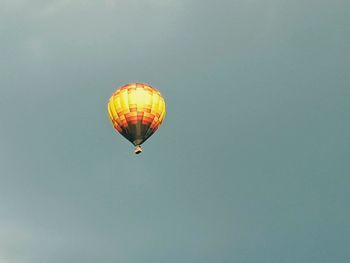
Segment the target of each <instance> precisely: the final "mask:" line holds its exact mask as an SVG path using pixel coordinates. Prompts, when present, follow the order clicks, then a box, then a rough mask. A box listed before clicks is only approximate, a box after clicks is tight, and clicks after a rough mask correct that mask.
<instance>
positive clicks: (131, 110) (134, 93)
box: [108, 83, 166, 153]
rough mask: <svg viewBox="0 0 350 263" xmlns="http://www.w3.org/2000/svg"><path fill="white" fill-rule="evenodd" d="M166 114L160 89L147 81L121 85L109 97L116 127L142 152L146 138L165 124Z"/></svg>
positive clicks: (112, 117)
mask: <svg viewBox="0 0 350 263" xmlns="http://www.w3.org/2000/svg"><path fill="white" fill-rule="evenodd" d="M165 114H166V109H165V101H164V98H163V96H162V95H161V94H160V92H159V91H158V90H157V89H155V88H153V87H151V86H150V85H147V84H144V83H130V84H127V85H124V86H122V87H120V88H119V89H117V90H116V91H115V92H114V93H113V94H112V96H111V97H110V99H109V102H108V115H109V119H110V121H111V122H112V125H113V127H114V128H115V130H116V131H118V132H119V133H120V134H121V135H123V136H124V137H125V138H126V139H128V140H129V141H130V142H131V143H132V144H134V145H135V146H136V148H135V153H140V152H141V147H140V145H141V144H142V143H143V142H145V141H146V140H147V139H148V138H149V137H150V136H151V135H152V134H153V133H154V132H155V131H156V130H157V129H158V128H159V126H160V125H161V124H162V122H163V120H164V118H165Z"/></svg>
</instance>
